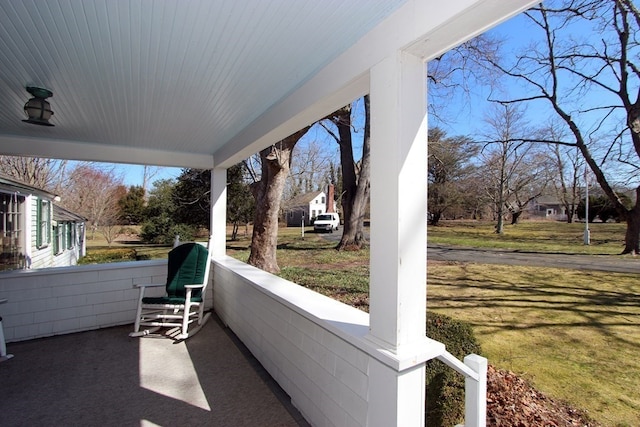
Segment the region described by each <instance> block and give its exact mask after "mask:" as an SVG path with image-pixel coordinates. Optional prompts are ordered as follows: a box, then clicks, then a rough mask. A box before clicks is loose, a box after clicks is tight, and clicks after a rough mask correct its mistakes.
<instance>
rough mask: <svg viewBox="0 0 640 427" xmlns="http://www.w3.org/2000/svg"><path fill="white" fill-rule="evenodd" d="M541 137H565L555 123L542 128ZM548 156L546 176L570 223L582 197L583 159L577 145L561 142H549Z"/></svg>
mask: <svg viewBox="0 0 640 427" xmlns="http://www.w3.org/2000/svg"><path fill="white" fill-rule="evenodd" d="M541 138H543V139H547V140H549V141H562V140H564V139H565V138H564V136H563V135H562V129H561V128H560V127H559V126H557V125H556V124H555V123H551V124H550V125H549V126H548V127H547V128H546V129H542V131H541ZM548 156H549V164H550V168H549V174H548V177H549V182H550V183H551V185H552V186H553V194H554V195H555V197H556V198H557V199H558V201H559V202H560V203H561V204H562V206H563V207H564V210H565V212H566V214H567V222H568V223H569V224H571V223H572V222H573V220H574V218H575V217H576V214H577V210H578V205H579V204H580V200H581V199H582V197H583V194H582V191H581V190H582V187H581V185H580V184H581V176H582V174H581V171H582V170H583V167H584V161H583V160H582V156H581V155H580V151H579V150H578V148H577V147H566V146H564V145H561V144H550V145H549V151H548Z"/></svg>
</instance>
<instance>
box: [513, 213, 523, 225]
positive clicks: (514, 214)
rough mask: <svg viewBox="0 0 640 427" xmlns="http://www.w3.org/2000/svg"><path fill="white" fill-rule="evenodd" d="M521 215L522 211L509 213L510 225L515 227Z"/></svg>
mask: <svg viewBox="0 0 640 427" xmlns="http://www.w3.org/2000/svg"><path fill="white" fill-rule="evenodd" d="M521 215H522V211H513V212H511V225H516V224H518V223H519V221H520V216H521Z"/></svg>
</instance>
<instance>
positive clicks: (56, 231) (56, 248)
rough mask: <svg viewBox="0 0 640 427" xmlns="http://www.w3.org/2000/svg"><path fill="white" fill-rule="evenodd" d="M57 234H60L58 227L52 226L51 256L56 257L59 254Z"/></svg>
mask: <svg viewBox="0 0 640 427" xmlns="http://www.w3.org/2000/svg"><path fill="white" fill-rule="evenodd" d="M58 233H60V225H57V226H54V227H53V236H54V237H53V254H54V255H57V254H58V252H59V249H60V248H59V247H58Z"/></svg>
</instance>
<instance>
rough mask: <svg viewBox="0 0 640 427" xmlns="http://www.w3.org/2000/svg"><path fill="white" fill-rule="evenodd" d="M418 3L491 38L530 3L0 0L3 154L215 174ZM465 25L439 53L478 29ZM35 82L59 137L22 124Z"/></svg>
mask: <svg viewBox="0 0 640 427" xmlns="http://www.w3.org/2000/svg"><path fill="white" fill-rule="evenodd" d="M412 3H416V5H415V7H414V9H416V11H418V10H419V11H421V12H424V11H427V10H433V12H431V13H429V14H428V16H425V19H424V21H425V22H426V23H425V25H424V28H431V29H434V31H436V30H438V28H440V30H439V31H442V29H441V28H442V27H441V25H442V24H444V23H445V22H446V21H447V20H451V19H453V17H454V16H455V15H460V11H461V10H463V11H467V12H468V11H469V10H471V9H475V10H474V12H473V14H470V13H466V17H467V18H466V19H467V20H468V19H469V17H473V19H475V20H476V22H475V27H476V28H483V27H485V28H486V26H487V25H489V24H491V23H495V22H496V21H497V20H500V19H503V18H504V16H505V15H507V14H512V13H515V12H516V11H517V10H520V9H522V7H523V6H524V5H525V4H526V3H532V2H531V1H526V0H517V1H513V2H503V1H502V0H466V1H461V2H457V3H459V4H458V5H456V6H448V5H442V3H441V2H438V1H435V0H422V1H413V0H348V1H344V0H322V1H316V0H309V1H301V0H297V1H293V0H273V1H260V0H247V1H238V0H190V1H189V2H177V1H173V0H146V1H145V0H129V1H111V0H92V1H83V0H24V1H15V0H0V99H1V100H2V102H0V153H2V154H13V155H36V156H41V157H54V158H55V157H60V158H67V159H84V160H100V161H113V162H124V163H148V164H158V165H171V166H194V167H211V166H213V158H214V156H215V155H217V153H224V156H223V157H224V158H225V160H227V159H230V158H231V157H233V155H234V153H236V152H237V151H239V150H241V149H245V148H246V147H244V145H245V144H247V143H251V142H253V141H243V138H245V137H246V138H253V139H254V141H255V140H256V139H258V138H261V137H263V136H264V134H265V133H266V132H268V131H269V129H267V128H268V126H277V125H279V124H281V123H282V122H283V121H285V120H286V117H278V119H277V120H275V121H271V122H270V123H269V124H268V125H266V127H265V128H264V129H260V130H258V131H255V132H247V129H251V126H255V123H256V122H257V119H259V118H261V117H264V115H265V114H266V113H268V112H269V111H270V109H273V107H274V106H277V105H278V103H281V101H282V100H284V99H286V98H287V97H290V95H292V94H294V93H295V92H296V91H297V90H298V89H299V88H301V87H302V86H303V85H304V84H305V83H306V82H308V81H309V80H310V79H311V78H312V77H313V76H314V75H316V74H317V73H318V71H319V70H321V69H323V68H324V67H325V66H327V65H328V64H330V63H331V62H332V61H334V60H335V59H336V58H337V57H339V55H341V54H343V53H344V52H346V51H347V50H348V49H349V48H351V47H352V46H353V45H354V44H355V43H356V42H357V41H358V40H361V39H362V38H363V36H365V35H366V34H367V33H369V32H370V31H371V30H372V29H373V28H374V27H376V26H377V25H379V24H380V23H381V22H383V21H384V20H385V19H388V18H389V16H390V15H391V14H393V13H394V12H395V11H397V10H398V9H402V8H403V7H404V6H405V4H412ZM503 3H509V4H508V5H503ZM429 7H430V9H429ZM405 9H406V8H405ZM414 19H415V18H414ZM460 22H463V23H464V25H465V27H464V28H465V29H462V30H461V28H460V27H459V26H458V27H457V28H456V29H455V31H454V30H453V28H454V25H451V26H450V27H449V28H450V30H446V31H445V33H448V34H449V37H444V38H441V39H440V41H439V42H440V43H444V45H446V44H450V43H452V42H454V41H455V40H454V39H457V40H458V41H459V40H460V39H461V37H465V36H468V35H469V34H471V33H473V32H474V31H475V30H476V29H474V28H473V27H469V26H468V22H467V21H460ZM400 30H403V29H400ZM412 30H414V29H412ZM421 30H422V29H418V31H415V32H416V36H421ZM461 31H462V33H463V34H462V35H460V34H458V33H460V32H461ZM441 35H442V34H441ZM388 39H389V40H390V41H391V43H396V42H397V43H405V41H404V40H402V39H401V38H399V37H395V35H394V37H391V36H390V37H389V38H388ZM432 40H433V39H432ZM436 44H437V43H435V44H434V43H433V42H431V45H430V46H431V48H432V49H434V48H435V46H436ZM365 48H366V49H368V50H372V49H375V47H374V46H373V45H369V46H365ZM28 85H32V86H40V87H44V88H47V89H50V90H51V91H52V92H53V97H52V98H50V100H49V101H50V102H51V106H52V110H53V111H54V116H53V118H52V120H51V122H52V123H53V124H55V127H41V126H34V125H30V124H26V123H23V122H22V121H21V120H22V119H23V118H24V114H23V105H24V103H25V102H26V101H27V99H28V98H29V97H30V95H29V94H28V93H27V92H26V91H25V87H26V86H28ZM315 119H317V117H315ZM276 122H277V123H276ZM284 136H286V135H284ZM239 141H241V142H240V143H239ZM271 142H275V141H271ZM241 145H242V147H241ZM263 145H266V144H264V143H263ZM236 146H237V147H236ZM216 161H218V160H217V159H216Z"/></svg>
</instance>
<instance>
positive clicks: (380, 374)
mask: <svg viewBox="0 0 640 427" xmlns="http://www.w3.org/2000/svg"><path fill="white" fill-rule="evenodd" d="M370 84H371V88H370V102H371V104H370V105H371V111H370V113H371V171H372V173H371V261H370V265H371V276H370V290H369V296H370V335H369V339H370V340H372V341H374V342H375V343H376V344H377V345H379V346H380V347H381V348H383V349H385V350H388V351H390V352H392V353H395V354H397V355H399V356H402V357H412V356H413V355H414V353H413V352H415V351H416V348H418V347H419V345H418V343H419V342H423V341H424V337H425V322H426V277H427V265H426V259H427V253H426V251H427V237H426V235H427V230H426V218H427V128H426V102H425V99H426V92H425V65H424V62H423V61H422V59H421V58H419V57H416V56H413V55H411V54H408V53H406V52H401V51H398V52H396V53H395V54H393V55H391V56H389V57H387V58H386V59H384V60H383V61H381V62H380V63H378V64H377V65H375V66H374V67H373V68H372V69H371V79H370ZM372 363H373V362H372ZM369 374H370V377H369V381H370V383H369V413H368V420H369V425H381V426H422V425H424V388H425V383H424V380H425V378H424V376H425V370H424V363H417V364H416V365H415V366H414V367H412V368H411V369H407V370H404V371H397V370H394V369H393V368H391V367H388V366H383V365H378V364H377V363H373V366H370V371H369Z"/></svg>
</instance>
